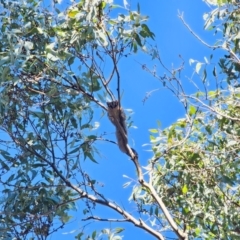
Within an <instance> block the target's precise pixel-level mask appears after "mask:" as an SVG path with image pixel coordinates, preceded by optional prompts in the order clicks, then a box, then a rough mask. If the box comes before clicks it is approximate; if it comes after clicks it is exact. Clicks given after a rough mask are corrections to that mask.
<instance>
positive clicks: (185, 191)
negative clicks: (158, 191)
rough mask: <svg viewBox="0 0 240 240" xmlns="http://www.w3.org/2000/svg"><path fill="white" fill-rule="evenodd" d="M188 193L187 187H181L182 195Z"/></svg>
mask: <svg viewBox="0 0 240 240" xmlns="http://www.w3.org/2000/svg"><path fill="white" fill-rule="evenodd" d="M187 192H188V187H187V185H184V186H183V187H182V193H183V194H186V193H187Z"/></svg>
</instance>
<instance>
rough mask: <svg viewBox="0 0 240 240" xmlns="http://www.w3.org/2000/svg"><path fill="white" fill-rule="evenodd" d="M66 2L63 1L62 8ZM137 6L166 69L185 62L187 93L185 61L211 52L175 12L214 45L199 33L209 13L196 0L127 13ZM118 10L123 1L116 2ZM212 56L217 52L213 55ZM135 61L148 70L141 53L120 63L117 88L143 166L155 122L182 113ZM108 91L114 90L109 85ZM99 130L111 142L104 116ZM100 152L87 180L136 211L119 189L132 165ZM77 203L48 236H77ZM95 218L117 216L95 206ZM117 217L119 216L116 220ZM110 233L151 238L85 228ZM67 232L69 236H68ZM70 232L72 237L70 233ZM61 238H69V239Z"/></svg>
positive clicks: (105, 146)
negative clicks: (69, 217)
mask: <svg viewBox="0 0 240 240" xmlns="http://www.w3.org/2000/svg"><path fill="white" fill-rule="evenodd" d="M64 1H65V0H63V3H64ZM138 2H139V3H140V7H141V13H142V14H144V15H148V16H149V17H150V19H149V22H148V26H149V27H150V29H151V30H152V31H153V32H154V33H155V35H156V42H155V43H156V44H157V46H158V48H159V50H160V55H161V58H162V60H163V61H164V63H165V65H167V66H168V67H169V68H171V66H175V67H177V66H178V65H179V64H180V60H179V54H181V56H182V58H183V59H184V60H185V71H184V72H183V73H182V81H183V83H184V85H186V86H187V91H188V92H192V91H193V88H192V87H191V86H188V80H187V77H190V76H191V75H192V73H193V66H189V59H190V58H193V59H197V60H199V61H204V60H203V59H204V57H205V56H206V57H209V55H210V54H211V53H212V50H210V49H208V48H207V47H205V46H203V45H202V44H201V43H200V42H199V41H198V40H197V39H196V38H194V36H193V35H192V34H191V33H190V32H189V31H188V30H187V29H186V27H185V26H184V25H183V24H182V22H181V21H180V19H179V18H178V16H177V15H178V11H179V12H183V13H184V18H185V21H186V22H187V23H188V24H189V25H190V26H191V28H192V29H193V30H194V31H195V32H196V33H197V34H198V35H199V36H200V37H201V38H202V39H204V40H205V41H206V42H208V43H210V44H214V42H216V40H217V38H216V36H213V32H208V31H205V30H204V20H203V14H204V13H206V12H209V11H210V10H211V9H210V8H209V7H208V6H207V5H206V4H205V3H204V2H203V1H201V0H195V1H193V0H168V1H161V0H149V1H146V0H139V1H135V0H132V1H129V3H130V6H131V9H132V10H134V9H136V8H137V3H138ZM116 3H118V4H120V5H123V1H116ZM213 54H217V52H213ZM138 62H140V63H142V64H146V65H147V66H149V67H153V66H154V64H155V62H153V61H152V60H151V59H150V58H149V57H147V56H146V55H145V54H143V53H139V54H133V55H132V56H131V57H128V58H126V59H122V61H121V62H120V74H121V79H122V89H123V90H124V95H123V99H122V106H123V107H124V108H126V109H132V110H133V111H134V114H133V115H132V120H133V121H134V125H135V126H136V128H130V129H129V143H130V145H131V146H133V147H134V148H135V149H136V150H137V152H138V153H139V160H140V163H141V164H142V166H146V165H147V161H148V159H149V158H150V157H151V156H152V155H151V152H149V151H148V150H150V146H142V145H143V144H146V143H149V131H148V129H150V128H157V120H159V121H160V122H161V128H162V129H163V128H165V127H168V126H169V125H171V124H172V123H174V122H175V121H176V120H177V119H178V118H182V117H184V110H183V109H182V107H181V105H180V104H179V103H178V101H177V99H176V98H175V97H174V96H173V95H172V94H171V93H169V92H168V91H167V90H165V89H164V88H163V87H162V85H161V83H160V82H158V81H157V80H156V79H154V78H153V77H152V76H150V75H149V74H148V73H146V72H144V70H142V68H141V66H140V65H139V64H138ZM158 73H159V74H160V75H161V74H164V70H162V69H159V70H158ZM112 84H113V85H112V86H113V89H115V88H116V87H115V86H114V83H112ZM154 89H159V91H156V92H154V93H153V95H152V96H151V97H150V98H149V99H148V100H147V101H146V102H145V104H143V99H144V97H145V95H146V93H147V92H149V91H151V90H154ZM96 121H99V122H100V124H101V126H100V128H99V129H98V130H96V132H95V133H97V134H102V133H103V132H107V133H108V135H107V137H108V138H109V139H112V140H115V134H114V127H113V126H112V125H111V123H110V122H109V120H108V119H107V117H106V116H104V117H100V116H99V118H97V119H96ZM98 147H99V149H100V151H101V157H98V159H97V160H98V162H99V164H94V163H92V162H85V163H83V165H84V166H85V167H86V169H87V172H88V173H89V175H91V176H92V177H93V176H95V178H96V179H97V180H98V181H99V182H102V183H103V184H104V187H103V188H102V191H103V193H104V194H105V196H106V197H107V198H109V199H111V200H114V201H115V202H116V203H118V204H119V205H121V206H124V208H126V209H128V210H129V211H130V212H136V207H135V206H134V204H132V203H129V201H128V198H129V196H130V193H131V186H130V187H128V188H123V187H122V186H123V184H124V183H125V182H127V181H128V180H127V179H126V178H124V177H123V175H127V176H129V177H130V178H135V177H136V171H135V169H134V166H133V164H132V162H131V161H130V160H129V159H128V157H127V156H126V155H124V154H123V153H121V152H120V151H119V149H118V148H117V146H115V145H112V144H110V143H106V142H102V143H99V144H98ZM81 207H82V206H81V203H79V204H78V208H79V212H75V213H73V216H74V217H73V220H72V221H71V222H70V223H69V224H68V225H67V226H66V227H65V228H64V229H62V230H61V231H60V230H59V231H58V232H57V233H55V234H53V236H52V237H51V239H58V240H61V239H66V238H67V239H74V236H75V234H76V232H74V230H76V229H81V227H82V226H83V224H86V223H85V222H84V223H82V222H81V221H80V220H81V219H82V218H83V215H82V210H81ZM96 209H97V213H99V215H98V216H99V217H101V216H102V217H109V218H118V217H120V216H118V215H117V214H116V213H114V212H113V211H111V210H108V209H107V208H104V207H97V208H96ZM120 218H121V217H120ZM103 226H104V227H106V228H114V227H116V226H122V227H124V228H125V229H126V230H125V231H124V232H122V233H121V235H124V239H127V240H128V239H144V240H150V239H154V238H153V237H151V236H150V235H149V234H148V233H145V232H144V231H143V230H140V229H137V228H135V227H134V226H132V224H131V223H124V224H110V223H92V224H90V225H87V226H86V227H85V230H86V231H87V232H89V233H90V232H92V231H93V230H95V229H96V230H100V229H102V227H103ZM70 232H72V233H70ZM73 232H74V233H73ZM64 233H69V234H68V235H66V234H64Z"/></svg>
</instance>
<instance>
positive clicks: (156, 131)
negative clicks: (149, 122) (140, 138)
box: [148, 129, 158, 133]
mask: <svg viewBox="0 0 240 240" xmlns="http://www.w3.org/2000/svg"><path fill="white" fill-rule="evenodd" d="M148 131H149V132H151V133H158V130H157V129H149V130H148Z"/></svg>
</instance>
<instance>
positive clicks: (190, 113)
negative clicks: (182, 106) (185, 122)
mask: <svg viewBox="0 0 240 240" xmlns="http://www.w3.org/2000/svg"><path fill="white" fill-rule="evenodd" d="M196 112H197V109H196V108H195V107H194V106H192V105H191V106H190V107H189V109H188V113H189V115H190V116H192V115H194V114H195V113H196Z"/></svg>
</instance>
